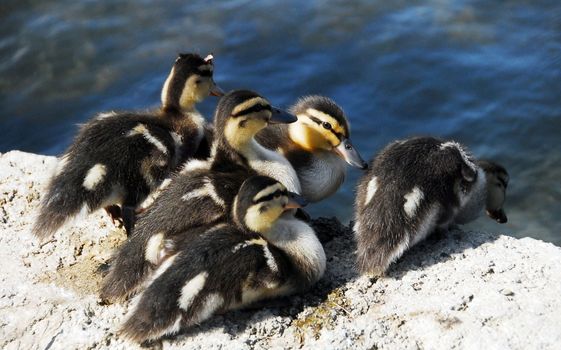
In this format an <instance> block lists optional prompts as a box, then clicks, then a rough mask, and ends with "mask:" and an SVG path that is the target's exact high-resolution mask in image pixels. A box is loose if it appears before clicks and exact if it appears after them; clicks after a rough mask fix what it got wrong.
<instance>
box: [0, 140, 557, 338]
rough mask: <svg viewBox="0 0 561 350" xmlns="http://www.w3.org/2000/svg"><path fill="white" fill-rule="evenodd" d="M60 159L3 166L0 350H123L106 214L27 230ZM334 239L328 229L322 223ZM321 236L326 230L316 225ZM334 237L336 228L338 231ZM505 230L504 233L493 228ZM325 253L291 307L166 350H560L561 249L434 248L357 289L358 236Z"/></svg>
mask: <svg viewBox="0 0 561 350" xmlns="http://www.w3.org/2000/svg"><path fill="white" fill-rule="evenodd" d="M55 168H56V161H55V158H54V157H44V156H38V155H33V154H27V153H23V152H17V151H13V152H8V153H6V154H3V155H1V156H0V204H1V208H0V225H1V226H0V230H1V232H0V260H1V261H2V269H1V270H0V282H1V283H0V325H1V326H0V348H2V349H35V348H39V349H45V348H48V347H49V346H50V349H75V348H76V349H82V348H91V349H128V348H136V346H135V345H134V344H131V343H128V342H126V341H124V340H122V339H121V338H119V337H118V336H117V335H115V334H116V331H117V329H118V326H119V324H120V323H121V322H122V321H123V320H124V315H125V312H126V310H127V307H128V305H127V304H123V305H110V306H102V305H99V304H98V302H97V293H96V288H97V286H98V282H99V276H97V275H96V274H95V273H94V270H95V268H97V266H98V264H99V263H101V262H103V261H105V260H106V259H107V257H108V256H109V255H110V253H111V249H113V248H114V247H115V246H117V245H118V244H119V242H121V241H122V239H123V236H124V235H123V233H122V231H121V230H116V229H115V228H114V227H113V226H112V224H111V223H110V221H109V219H108V218H107V217H106V215H105V214H104V213H102V212H99V213H96V214H94V215H91V216H90V217H88V218H86V219H84V220H82V221H79V222H76V223H75V224H74V225H71V226H68V227H66V228H65V229H64V230H62V231H61V232H59V233H58V234H57V235H55V237H53V240H52V242H50V243H47V244H45V245H43V246H42V247H39V245H38V244H37V242H36V241H35V238H34V237H33V236H31V235H30V233H29V230H30V227H31V225H32V222H33V217H34V214H35V211H36V209H37V205H38V202H39V195H40V194H42V193H43V191H44V187H45V185H46V182H47V180H48V177H49V175H50V173H52V171H53V170H54V169H55ZM316 224H318V225H319V226H318V227H323V228H324V229H325V227H329V225H330V222H329V220H321V223H319V222H316ZM320 224H321V225H320ZM332 227H336V225H335V224H333V226H332ZM497 227H498V228H500V226H497ZM328 236H331V237H333V238H332V240H330V241H329V242H327V243H325V249H326V255H327V258H328V266H327V272H326V276H325V277H324V278H323V279H322V281H320V282H319V284H318V286H317V287H316V288H314V289H313V290H312V291H310V292H309V293H306V294H303V295H300V296H293V297H291V298H288V299H287V300H286V301H285V305H284V306H276V307H270V308H265V309H261V310H248V311H236V312H231V313H228V314H225V315H220V316H216V317H214V318H212V319H211V320H209V321H208V322H205V323H203V324H202V325H201V326H200V327H195V328H193V329H191V330H188V331H187V332H186V333H185V334H184V335H183V336H180V337H178V338H177V339H175V340H172V341H165V348H166V349H181V348H187V347H189V348H194V349H208V348H220V347H225V346H226V347H228V348H231V349H249V348H257V349H281V348H287V347H294V348H296V347H300V346H302V347H303V348H305V349H317V348H329V349H357V348H358V349H367V348H372V347H374V346H375V347H377V348H380V349H398V348H399V349H410V348H415V349H416V348H423V349H449V348H460V349H485V348H493V349H538V348H539V349H554V348H558V347H559V344H561V327H560V326H559V325H561V313H560V312H559V310H560V309H561V301H560V296H561V273H560V270H559V262H560V261H561V248H559V247H556V246H554V245H552V244H548V243H544V242H540V241H537V240H534V239H530V238H524V239H515V238H511V237H507V236H501V235H495V234H489V233H483V232H461V231H454V232H451V233H449V235H448V236H447V237H446V238H441V239H435V238H429V240H428V241H427V242H425V243H421V244H419V246H417V247H415V248H413V249H412V250H410V251H409V252H407V253H406V254H405V255H404V257H403V258H402V259H401V260H400V261H399V262H398V263H397V264H394V265H393V266H392V267H391V268H390V270H389V272H388V276H387V277H384V278H381V279H372V278H369V277H367V276H362V277H358V276H357V275H356V273H355V271H354V269H353V259H354V256H353V253H352V252H353V245H352V239H351V237H352V236H351V234H350V232H349V231H348V229H346V230H342V232H339V233H338V234H336V235H333V232H332V233H331V235H328Z"/></svg>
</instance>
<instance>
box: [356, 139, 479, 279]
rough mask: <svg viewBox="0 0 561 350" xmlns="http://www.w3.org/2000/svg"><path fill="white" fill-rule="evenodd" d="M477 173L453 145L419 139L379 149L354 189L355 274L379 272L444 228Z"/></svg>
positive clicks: (465, 197)
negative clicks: (358, 272) (429, 235)
mask: <svg viewBox="0 0 561 350" xmlns="http://www.w3.org/2000/svg"><path fill="white" fill-rule="evenodd" d="M477 171H478V169H477V166H476V165H475V164H474V162H473V160H472V158H471V156H470V155H469V154H468V153H467V151H465V149H464V148H463V147H462V146H461V145H459V144H457V143H454V142H444V141H442V140H439V139H435V138H429V137H420V138H412V139H408V140H405V141H397V142H394V143H392V144H390V145H389V146H387V147H386V148H384V149H383V150H382V151H381V152H380V153H379V154H378V156H376V158H375V159H374V160H373V162H372V164H371V169H370V170H369V171H368V173H367V174H366V175H365V176H364V177H363V178H362V179H361V180H360V182H359V185H358V187H357V197H356V202H355V210H356V217H355V226H354V231H355V237H356V241H357V265H358V268H359V270H360V271H361V272H363V273H367V272H369V273H374V274H382V273H384V272H385V271H386V269H387V268H388V266H389V265H390V264H391V263H392V262H393V261H395V260H396V259H398V258H399V257H400V256H401V255H402V254H403V253H404V252H405V251H406V250H407V249H409V248H410V247H412V246H413V245H415V244H416V243H418V242H419V241H421V240H422V239H424V238H425V237H426V236H427V235H428V234H430V233H432V232H433V231H434V230H435V229H436V228H442V229H447V228H448V226H449V225H450V224H452V223H453V222H454V219H455V215H456V214H457V212H458V211H459V210H460V208H461V207H462V206H463V205H465V204H466V203H467V202H468V201H469V198H470V196H471V195H472V194H473V193H472V192H473V189H474V188H478V187H479V186H480V185H479V184H478V182H477Z"/></svg>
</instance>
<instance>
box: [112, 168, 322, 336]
mask: <svg viewBox="0 0 561 350" xmlns="http://www.w3.org/2000/svg"><path fill="white" fill-rule="evenodd" d="M300 205H301V202H300V201H299V200H298V195H296V194H293V193H290V192H288V191H287V189H286V187H285V186H283V185H282V184H281V183H279V182H277V181H275V180H273V179H271V178H269V177H264V176H254V177H251V178H249V179H248V180H246V181H245V182H244V183H243V185H242V186H241V188H240V190H239V193H238V195H237V196H236V199H235V204H234V205H233V208H232V210H233V213H232V218H233V221H231V222H225V223H221V224H218V225H215V226H212V227H207V228H206V229H204V230H201V231H203V232H202V233H201V234H200V235H198V236H196V237H193V238H192V239H189V240H184V241H180V242H179V241H178V242H175V245H173V246H169V247H162V249H164V250H169V251H165V252H162V253H159V252H152V254H153V255H161V256H166V258H165V259H164V260H162V261H160V262H159V267H158V269H157V270H156V272H155V273H154V275H153V276H152V277H151V280H150V282H149V284H148V285H147V288H146V290H145V291H144V292H143V293H142V294H141V295H140V296H139V300H138V302H137V303H136V305H135V306H134V309H133V310H132V311H131V312H130V314H129V316H128V319H127V320H126V322H125V323H124V325H123V327H122V329H121V330H120V334H121V335H122V336H124V337H126V338H128V339H130V340H132V341H135V342H138V343H142V342H146V341H154V340H159V339H160V338H161V337H163V336H165V335H173V334H175V333H177V332H179V331H180V330H181V329H184V328H188V327H191V326H193V325H195V324H199V323H201V322H204V321H205V320H207V319H209V318H210V317H212V316H213V315H214V314H215V313H217V312H221V313H222V312H225V311H228V310H232V309H240V308H243V307H246V306H247V305H250V304H252V303H254V302H256V301H259V300H263V299H269V298H274V297H278V296H284V295H288V294H292V293H295V292H301V291H305V290H307V289H308V288H310V287H311V286H312V285H313V284H315V283H316V282H317V281H318V280H319V279H320V278H321V277H322V275H323V273H324V271H325V253H324V251H323V247H322V245H321V243H320V242H319V240H318V239H317V237H316V235H315V232H314V230H313V229H312V228H311V227H310V226H308V225H307V224H306V223H304V222H302V221H299V220H298V219H295V218H294V217H292V216H284V215H282V214H283V213H284V212H285V211H287V210H289V209H292V208H296V207H299V206H300Z"/></svg>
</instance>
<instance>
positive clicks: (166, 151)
mask: <svg viewBox="0 0 561 350" xmlns="http://www.w3.org/2000/svg"><path fill="white" fill-rule="evenodd" d="M212 73H213V62H212V56H211V55H209V56H207V57H206V58H202V57H200V56H199V55H196V54H180V55H179V57H178V58H177V59H176V61H175V63H174V65H173V67H172V69H171V72H170V74H169V76H168V78H167V79H166V81H165V83H164V86H163V89H162V107H161V108H160V110H158V111H156V112H153V113H150V112H146V113H135V112H122V113H115V112H110V113H103V114H100V115H98V116H97V117H95V118H93V119H92V120H91V121H89V122H88V123H86V124H85V125H83V126H82V127H81V129H80V131H79V133H78V135H77V137H76V138H75V140H74V142H73V143H72V145H71V146H70V147H69V148H68V150H67V151H66V153H65V154H64V155H63V156H62V158H61V160H60V163H59V165H58V169H57V170H56V172H55V174H54V176H53V177H52V178H51V180H50V183H49V185H48V188H47V194H46V196H45V197H44V198H43V201H42V203H41V207H40V211H39V216H38V218H37V221H36V222H35V226H34V228H33V232H34V234H35V235H36V236H37V237H39V238H41V239H44V238H46V237H48V236H50V235H52V234H53V233H55V232H56V231H57V230H58V229H59V228H60V227H61V226H62V225H63V224H64V223H65V222H67V221H68V220H69V219H70V218H72V217H74V216H76V215H77V214H78V213H79V212H81V211H82V212H85V213H92V212H94V211H96V210H97V209H99V208H103V207H107V211H108V213H110V214H113V215H114V216H118V215H119V210H115V207H114V205H120V206H121V207H122V212H123V221H124V224H125V229H126V230H127V232H128V233H130V232H131V229H132V225H133V222H134V210H135V208H136V207H137V206H138V204H139V203H141V202H142V201H143V200H144V199H145V198H146V196H147V195H148V194H149V193H150V192H151V191H153V190H154V189H156V188H157V187H158V186H159V185H160V183H161V182H162V180H164V179H165V178H166V177H168V176H169V175H170V173H171V172H172V171H173V170H175V169H176V168H177V166H178V165H179V164H181V163H182V161H183V160H185V159H188V158H191V157H192V156H193V155H194V154H195V152H196V151H197V149H198V147H199V143H200V142H201V139H202V138H203V131H204V126H205V121H204V119H203V117H202V116H201V115H200V114H199V113H198V112H197V111H196V110H195V104H196V103H197V102H200V101H202V100H203V99H204V98H205V97H206V96H208V95H209V94H220V90H219V89H218V87H217V86H216V84H215V83H214V80H213V78H212ZM117 209H118V208H117Z"/></svg>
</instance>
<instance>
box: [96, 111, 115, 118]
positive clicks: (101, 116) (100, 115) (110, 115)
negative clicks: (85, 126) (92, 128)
mask: <svg viewBox="0 0 561 350" xmlns="http://www.w3.org/2000/svg"><path fill="white" fill-rule="evenodd" d="M116 115H117V113H115V112H113V111H111V112H104V113H99V114H98V115H97V116H96V117H95V119H97V120H101V119H105V118H109V117H114V116H116Z"/></svg>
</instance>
